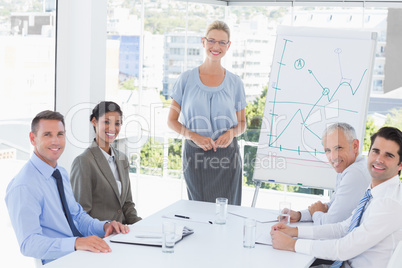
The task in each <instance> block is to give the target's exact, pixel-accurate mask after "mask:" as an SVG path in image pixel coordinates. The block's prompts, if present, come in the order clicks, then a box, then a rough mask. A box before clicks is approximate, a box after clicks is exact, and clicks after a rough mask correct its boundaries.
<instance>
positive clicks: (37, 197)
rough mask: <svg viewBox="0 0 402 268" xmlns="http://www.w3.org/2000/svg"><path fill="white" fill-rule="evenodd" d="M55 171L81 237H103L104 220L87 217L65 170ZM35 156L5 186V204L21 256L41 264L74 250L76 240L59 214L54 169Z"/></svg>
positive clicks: (61, 211)
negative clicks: (39, 260)
mask: <svg viewBox="0 0 402 268" xmlns="http://www.w3.org/2000/svg"><path fill="white" fill-rule="evenodd" d="M56 168H57V169H59V171H60V173H61V175H62V177H63V184H64V192H65V195H66V200H67V204H68V207H69V209H70V212H71V216H72V218H73V220H74V223H75V225H76V227H77V229H78V230H79V231H80V233H81V234H83V235H84V236H89V235H97V236H104V235H105V232H104V230H103V226H104V224H105V223H106V221H103V222H101V221H99V220H97V219H93V218H92V217H90V216H89V215H88V214H87V213H86V212H85V211H84V210H83V209H82V207H81V205H80V204H79V203H77V202H76V201H75V199H74V195H73V192H72V189H71V185H70V181H69V179H68V174H67V171H66V170H65V169H64V168H62V167H60V166H56ZM56 168H53V167H51V166H50V165H48V164H47V163H45V162H43V161H42V160H41V159H40V158H39V157H38V156H37V155H36V154H33V155H32V157H31V159H30V160H29V161H28V162H27V163H26V164H25V165H24V167H23V168H22V169H21V171H20V172H19V173H18V174H17V176H16V177H15V178H14V179H13V180H12V181H11V182H10V184H9V185H8V187H7V193H6V198H5V200H6V204H7V208H8V213H9V215H10V219H11V223H12V225H13V228H14V231H15V234H16V236H17V240H18V243H19V245H20V250H21V253H22V254H23V255H25V256H29V257H34V258H37V259H42V262H43V263H44V264H45V263H47V262H49V261H52V260H54V259H57V258H59V257H62V256H64V255H66V254H68V253H71V252H73V251H74V245H75V240H76V237H73V234H72V231H71V229H70V226H69V225H68V222H67V219H66V217H65V215H64V212H63V207H62V204H61V201H60V196H59V192H58V190H57V185H56V180H55V178H54V177H52V174H53V171H54V170H55V169H56Z"/></svg>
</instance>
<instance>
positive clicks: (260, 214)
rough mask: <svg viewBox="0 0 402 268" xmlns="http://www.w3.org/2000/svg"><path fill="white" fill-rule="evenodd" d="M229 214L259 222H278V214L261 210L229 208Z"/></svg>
mask: <svg viewBox="0 0 402 268" xmlns="http://www.w3.org/2000/svg"><path fill="white" fill-rule="evenodd" d="M228 212H229V213H230V214H232V215H236V216H239V217H242V218H251V219H255V220H256V221H258V222H261V223H265V222H276V221H278V214H277V213H273V212H271V211H268V210H266V209H261V208H248V209H247V210H244V209H243V208H241V207H229V208H228Z"/></svg>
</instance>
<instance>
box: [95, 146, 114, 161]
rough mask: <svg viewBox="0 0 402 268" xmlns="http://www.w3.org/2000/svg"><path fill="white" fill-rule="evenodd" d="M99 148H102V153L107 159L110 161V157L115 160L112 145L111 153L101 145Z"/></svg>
mask: <svg viewBox="0 0 402 268" xmlns="http://www.w3.org/2000/svg"><path fill="white" fill-rule="evenodd" d="M98 148H99V150H101V152H102V154H103V155H104V156H105V158H106V160H107V161H108V162H109V160H110V159H112V160H113V161H114V158H115V157H114V152H113V150H112V147H110V152H111V154H110V155H109V154H108V153H107V152H105V151H104V150H102V148H101V147H99V146H98Z"/></svg>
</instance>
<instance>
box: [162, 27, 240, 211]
mask: <svg viewBox="0 0 402 268" xmlns="http://www.w3.org/2000/svg"><path fill="white" fill-rule="evenodd" d="M230 44H231V42H230V30H229V27H228V26H227V25H226V23H224V22H222V21H214V22H213V23H211V24H210V25H209V26H208V28H207V31H206V34H205V37H203V38H202V45H203V47H204V49H205V54H206V58H205V61H204V63H203V64H201V65H200V66H199V67H197V68H194V69H192V70H189V71H186V72H184V73H182V74H181V75H180V77H179V78H178V80H177V81H176V83H175V85H174V87H173V93H172V95H171V97H172V99H173V100H172V104H171V107H170V112H169V117H168V125H169V127H170V128H171V129H173V130H174V131H176V132H177V133H179V134H181V135H183V136H184V137H185V138H186V142H185V145H184V152H183V172H184V178H185V180H186V183H187V192H188V197H189V199H190V200H198V201H207V202H215V199H216V198H217V197H226V198H228V202H229V204H233V205H240V204H241V189H242V161H241V157H240V152H239V146H238V144H237V139H236V137H237V136H239V135H240V134H242V133H243V132H244V131H245V129H246V118H245V107H246V105H247V103H246V98H245V92H244V86H243V83H242V81H241V79H240V77H238V76H237V75H235V74H233V73H231V72H229V71H228V70H226V69H225V68H224V67H222V65H221V59H222V58H223V57H224V56H225V54H226V52H227V51H228V49H229V47H230ZM179 115H181V119H180V121H179Z"/></svg>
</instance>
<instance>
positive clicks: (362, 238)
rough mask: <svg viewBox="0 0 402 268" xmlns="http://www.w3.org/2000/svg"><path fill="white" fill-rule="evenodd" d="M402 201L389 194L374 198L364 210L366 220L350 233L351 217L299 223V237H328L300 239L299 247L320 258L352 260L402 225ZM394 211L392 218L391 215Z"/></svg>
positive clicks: (306, 252) (297, 246)
mask: <svg viewBox="0 0 402 268" xmlns="http://www.w3.org/2000/svg"><path fill="white" fill-rule="evenodd" d="M395 211H402V205H401V204H400V203H399V202H397V201H396V200H394V199H391V198H387V199H382V200H379V201H378V202H373V203H372V204H371V205H370V209H369V210H367V211H366V212H364V213H363V218H362V223H361V225H360V226H358V227H356V228H355V229H354V230H353V231H352V232H350V233H348V228H349V223H350V220H351V217H350V218H349V219H347V220H345V221H343V222H340V223H337V224H329V225H322V226H313V227H310V228H308V227H298V230H299V238H302V237H306V238H308V239H325V240H306V241H303V240H304V239H300V241H299V240H297V242H296V246H295V250H296V252H299V253H305V254H308V255H312V256H314V257H316V258H322V259H329V260H349V259H351V258H354V257H356V256H357V255H359V254H361V253H363V252H365V251H367V250H368V249H369V248H371V247H373V246H375V245H376V244H378V243H379V242H380V241H382V240H383V239H384V238H385V237H388V236H389V235H390V234H392V233H394V232H395V231H397V230H399V229H400V228H401V226H402V214H401V213H395ZM390 215H393V219H392V220H390V218H389V216H390Z"/></svg>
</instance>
